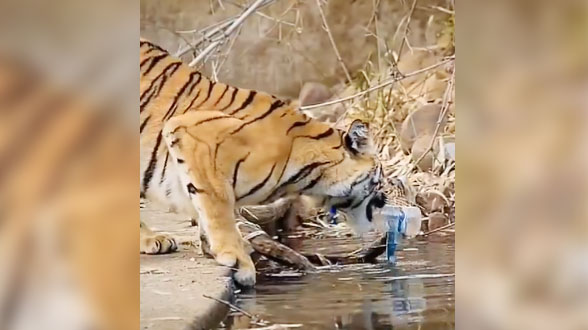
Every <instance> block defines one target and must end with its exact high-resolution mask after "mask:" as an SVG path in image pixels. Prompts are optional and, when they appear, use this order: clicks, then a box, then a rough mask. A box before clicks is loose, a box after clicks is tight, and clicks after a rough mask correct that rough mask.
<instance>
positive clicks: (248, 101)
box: [230, 91, 257, 116]
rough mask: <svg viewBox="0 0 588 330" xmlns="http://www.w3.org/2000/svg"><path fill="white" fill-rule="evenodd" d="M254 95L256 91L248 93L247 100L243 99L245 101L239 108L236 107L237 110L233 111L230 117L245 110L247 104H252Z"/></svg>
mask: <svg viewBox="0 0 588 330" xmlns="http://www.w3.org/2000/svg"><path fill="white" fill-rule="evenodd" d="M255 94H257V92H256V91H249V95H248V96H247V98H246V99H245V101H243V103H242V104H241V106H240V107H238V108H237V109H235V110H233V111H232V112H231V113H230V115H231V116H232V115H234V114H236V113H237V112H239V111H241V110H243V109H245V108H246V107H247V106H248V105H249V104H251V102H253V98H254V97H255Z"/></svg>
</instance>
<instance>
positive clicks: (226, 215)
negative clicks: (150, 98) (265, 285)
mask: <svg viewBox="0 0 588 330" xmlns="http://www.w3.org/2000/svg"><path fill="white" fill-rule="evenodd" d="M225 117H226V118H225ZM215 118H222V120H217V119H215ZM208 122H212V123H213V124H212V125H211V124H208V125H207V123H208ZM239 124H240V121H239V120H238V119H235V118H231V117H228V116H226V115H224V114H223V113H221V112H217V111H202V110H200V111H193V112H188V113H186V114H184V115H181V116H177V117H174V118H171V119H170V120H169V121H168V122H167V123H166V124H165V126H164V129H163V137H164V139H165V142H166V144H167V147H168V151H169V153H170V156H171V159H172V160H173V161H174V162H175V163H176V166H177V171H178V176H179V178H180V182H181V183H182V186H183V187H184V189H186V190H185V191H186V193H187V194H188V196H189V197H190V201H191V203H192V205H193V206H194V208H195V209H196V210H197V212H198V214H199V220H198V222H199V225H200V226H201V227H202V229H203V230H204V232H205V235H206V237H207V238H208V242H209V244H210V252H211V254H212V255H213V256H214V258H215V259H216V261H217V262H218V263H220V264H221V265H225V266H228V267H234V266H237V267H238V270H237V272H236V273H235V275H234V276H235V280H236V281H237V282H238V283H240V284H242V285H246V286H252V285H254V284H255V265H254V264H253V261H252V260H251V257H250V255H249V254H250V253H251V247H250V245H249V243H248V242H246V241H245V240H244V239H243V238H242V237H241V234H240V233H239V231H238V229H237V226H236V222H235V218H234V208H235V196H234V191H233V189H232V186H231V184H230V180H229V179H228V178H227V177H226V174H223V173H221V171H220V170H217V169H216V166H214V159H213V157H214V156H213V154H212V153H211V150H214V148H215V144H216V142H217V141H219V140H221V139H222V137H223V136H224V134H226V133H227V131H230V130H231V129H234V128H235V127H236V126H237V125H239ZM196 126H197V127H196Z"/></svg>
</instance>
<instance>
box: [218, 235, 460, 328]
mask: <svg viewBox="0 0 588 330" xmlns="http://www.w3.org/2000/svg"><path fill="white" fill-rule="evenodd" d="M454 244H455V241H454V236H453V235H451V236H435V237H430V238H427V239H424V240H414V241H411V242H409V243H408V244H406V245H405V246H404V247H403V249H401V250H400V251H398V263H397V265H396V266H394V267H393V266H390V265H388V264H377V265H371V264H360V265H348V266H336V267H332V268H329V269H324V270H322V271H320V272H319V273H316V274H308V275H306V276H303V277H300V278H268V277H262V278H258V284H257V286H256V288H255V289H254V290H251V291H247V292H242V293H241V294H239V295H238V297H237V304H238V305H239V306H240V307H241V308H243V309H245V310H246V311H248V312H250V313H252V314H255V315H258V316H259V317H261V318H262V319H264V320H267V321H270V322H271V323H278V324H290V325H292V326H298V327H300V328H305V329H452V328H454V309H455V308H454V306H455V299H454V287H455V275H454ZM356 245H357V241H354V240H351V239H349V238H341V239H324V240H317V241H312V240H309V241H305V242H304V243H303V245H302V247H301V249H302V250H307V251H308V250H315V251H316V250H322V251H324V248H325V247H326V248H330V249H329V251H331V250H338V251H341V253H343V252H344V251H345V249H344V247H346V246H347V247H349V248H350V249H348V250H353V249H354V248H356ZM334 247H335V248H336V249H334ZM225 324H226V327H227V328H228V329H243V328H249V327H251V328H255V327H256V326H255V325H254V324H250V320H249V318H247V317H243V316H238V315H234V316H232V317H229V318H228V319H227V320H226V321H225Z"/></svg>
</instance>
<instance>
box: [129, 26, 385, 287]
mask: <svg viewBox="0 0 588 330" xmlns="http://www.w3.org/2000/svg"><path fill="white" fill-rule="evenodd" d="M139 62H140V63H139V66H140V91H139V92H140V101H139V108H140V109H139V117H140V118H139V119H140V125H139V133H140V192H141V196H142V197H143V198H145V199H147V200H150V201H153V202H155V203H157V204H159V205H162V206H165V207H167V208H168V209H170V210H173V211H174V212H177V213H182V214H186V215H187V216H190V217H193V218H197V219H198V222H199V227H200V228H201V230H203V232H204V236H205V237H206V238H207V240H208V244H209V249H210V253H211V254H212V256H213V257H214V258H215V260H216V261H217V262H218V263H219V264H221V265H224V266H228V267H235V266H236V267H237V269H236V271H235V272H234V274H233V276H234V279H235V280H236V282H237V283H239V284H241V285H243V286H253V285H255V280H256V278H255V266H254V264H253V261H252V259H251V257H250V253H251V247H250V245H249V244H248V243H247V242H246V241H245V240H244V239H243V238H242V237H241V235H240V233H239V231H238V228H237V227H236V221H235V215H234V211H235V208H236V207H239V206H243V205H255V204H267V203H270V202H273V201H275V200H277V199H279V198H284V197H288V196H295V195H307V196H316V197H317V198H321V199H322V200H323V201H324V205H325V207H327V208H336V209H338V210H340V211H341V212H344V213H346V214H347V215H348V219H349V220H348V221H349V222H350V224H351V225H352V227H354V228H356V229H358V230H363V229H362V228H371V221H372V217H373V212H374V210H376V209H378V208H382V207H383V206H384V204H385V196H384V194H383V193H382V192H381V191H380V190H379V189H378V187H379V186H380V183H381V180H382V165H381V163H380V162H379V160H378V159H377V157H376V154H375V152H374V147H373V142H372V139H371V137H370V132H369V127H368V124H367V123H365V122H362V121H360V120H355V121H353V122H352V123H351V125H350V126H349V128H348V129H347V130H341V129H337V128H334V127H331V126H329V125H327V124H325V123H322V122H319V121H317V120H315V119H312V118H310V117H309V116H307V115H306V114H304V113H302V112H301V111H299V109H298V107H297V106H296V104H297V103H296V102H293V101H292V100H288V99H283V98H278V97H276V96H274V95H271V94H269V93H265V92H262V91H257V90H251V89H245V88H238V87H234V86H230V85H228V84H224V83H221V82H215V81H213V80H211V79H209V78H207V77H206V76H205V75H203V74H202V73H201V72H200V71H198V70H195V69H193V68H191V67H190V66H188V65H187V64H185V63H183V62H182V61H181V60H180V59H178V58H175V57H174V56H172V55H170V54H169V53H168V52H167V51H166V50H164V49H163V48H161V47H160V46H158V45H157V44H155V43H153V42H151V41H149V40H147V39H144V38H140V61H139ZM141 227H142V230H141V235H142V236H141V244H140V245H141V252H143V253H155V254H157V253H167V252H171V251H173V250H175V248H176V247H177V245H176V243H175V241H174V240H173V238H171V237H169V236H166V235H156V234H154V233H153V232H151V231H150V230H149V229H148V227H147V226H146V225H145V224H141Z"/></svg>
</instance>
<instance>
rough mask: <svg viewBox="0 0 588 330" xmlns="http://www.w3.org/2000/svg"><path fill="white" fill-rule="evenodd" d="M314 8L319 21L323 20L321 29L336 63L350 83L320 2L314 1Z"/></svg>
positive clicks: (347, 71)
mask: <svg viewBox="0 0 588 330" xmlns="http://www.w3.org/2000/svg"><path fill="white" fill-rule="evenodd" d="M316 6H317V7H318V10H319V14H320V15H321V19H322V20H323V28H324V29H325V31H326V32H327V35H328V36H329V41H330V42H331V46H333V51H334V52H335V56H337V61H339V64H341V68H343V72H345V76H346V77H347V81H348V82H351V75H350V74H349V70H347V67H346V66H345V63H344V62H343V59H342V58H341V54H340V53H339V49H337V44H335V39H334V38H333V34H332V33H331V29H330V28H329V25H328V24H327V18H326V17H325V13H324V12H323V8H322V6H321V0H316Z"/></svg>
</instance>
